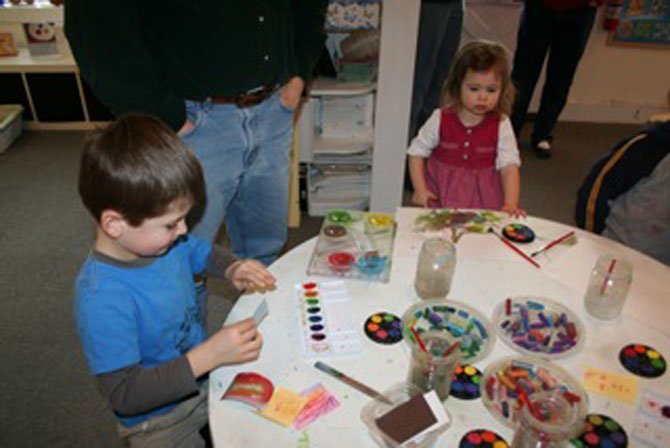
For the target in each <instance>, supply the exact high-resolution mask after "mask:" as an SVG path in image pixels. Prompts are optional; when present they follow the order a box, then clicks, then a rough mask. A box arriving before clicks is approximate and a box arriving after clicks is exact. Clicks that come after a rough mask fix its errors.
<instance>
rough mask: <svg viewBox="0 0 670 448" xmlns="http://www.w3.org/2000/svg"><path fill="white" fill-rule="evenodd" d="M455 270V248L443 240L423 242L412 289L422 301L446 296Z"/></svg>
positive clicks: (433, 239)
mask: <svg viewBox="0 0 670 448" xmlns="http://www.w3.org/2000/svg"><path fill="white" fill-rule="evenodd" d="M455 268H456V246H454V244H453V243H451V242H450V241H447V240H445V239H443V238H429V239H427V240H426V241H424V242H423V246H421V252H420V253H419V261H418V263H417V265H416V277H415V279H414V289H416V293H417V294H418V295H419V297H421V298H422V299H441V298H444V297H446V296H447V294H448V293H449V289H450V288H451V280H452V279H453V277H454V269H455Z"/></svg>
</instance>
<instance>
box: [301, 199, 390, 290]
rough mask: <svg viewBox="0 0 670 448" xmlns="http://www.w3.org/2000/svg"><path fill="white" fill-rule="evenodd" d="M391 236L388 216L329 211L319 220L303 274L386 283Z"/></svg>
mask: <svg viewBox="0 0 670 448" xmlns="http://www.w3.org/2000/svg"><path fill="white" fill-rule="evenodd" d="M394 237H395V220H394V219H393V216H392V215H388V214H384V213H367V212H360V211H354V210H333V211H331V212H329V213H328V214H327V215H326V217H325V219H324V221H323V225H322V226H321V231H320V233H319V236H318V239H317V242H316V247H315V248H314V252H313V254H312V258H311V260H310V262H309V265H308V267H307V274H308V275H321V276H327V277H341V278H346V279H361V280H369V281H381V282H388V279H389V273H390V271H391V269H390V268H391V256H392V253H393V240H394Z"/></svg>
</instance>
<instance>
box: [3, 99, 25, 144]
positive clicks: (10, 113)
mask: <svg viewBox="0 0 670 448" xmlns="http://www.w3.org/2000/svg"><path fill="white" fill-rule="evenodd" d="M22 113H23V106H21V105H19V104H7V105H0V154H1V153H3V152H5V150H6V149H7V148H9V146H10V145H11V144H12V142H14V140H16V139H17V138H18V137H19V135H21V131H22V120H21V114H22Z"/></svg>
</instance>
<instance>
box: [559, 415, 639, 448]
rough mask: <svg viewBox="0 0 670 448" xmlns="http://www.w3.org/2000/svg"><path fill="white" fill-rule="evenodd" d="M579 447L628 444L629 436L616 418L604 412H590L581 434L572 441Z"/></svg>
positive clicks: (618, 447)
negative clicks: (603, 413)
mask: <svg viewBox="0 0 670 448" xmlns="http://www.w3.org/2000/svg"><path fill="white" fill-rule="evenodd" d="M570 442H571V443H572V446H575V447H577V448H582V447H584V448H586V447H609V448H623V447H625V446H628V436H627V435H626V431H625V430H624V429H623V427H622V426H621V425H620V424H619V423H617V422H616V420H614V419H612V418H611V417H608V416H606V415H602V414H589V415H587V416H586V418H585V419H584V428H583V429H582V432H581V434H580V435H579V436H578V437H576V438H574V439H572V440H571V441H570Z"/></svg>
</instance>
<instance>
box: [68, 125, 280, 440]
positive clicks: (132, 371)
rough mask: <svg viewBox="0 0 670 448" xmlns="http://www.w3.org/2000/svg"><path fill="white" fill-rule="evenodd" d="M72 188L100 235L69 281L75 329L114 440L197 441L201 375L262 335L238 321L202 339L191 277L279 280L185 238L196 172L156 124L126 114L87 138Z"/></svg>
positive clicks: (248, 356) (241, 353)
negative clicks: (114, 423)
mask: <svg viewBox="0 0 670 448" xmlns="http://www.w3.org/2000/svg"><path fill="white" fill-rule="evenodd" d="M79 193H80V195H81V198H82V201H83V203H84V205H85V206H86V208H87V209H88V210H89V211H90V212H91V214H92V215H93V217H94V218H95V219H96V221H97V230H96V238H95V245H94V248H93V250H92V252H91V254H90V255H89V257H88V258H87V259H86V261H85V263H84V265H83V266H82V268H81V270H80V272H79V276H78V278H77V285H76V289H77V300H76V305H75V312H76V320H77V327H78V331H79V337H80V340H81V343H82V346H83V349H84V353H85V355H86V359H87V361H88V365H89V368H90V370H91V373H93V374H94V375H95V376H96V379H97V381H98V384H99V386H100V388H101V390H102V391H103V393H104V395H105V396H106V398H107V399H108V400H109V402H110V404H111V406H112V409H113V410H114V412H115V414H116V416H117V418H118V419H119V423H120V424H119V425H118V430H119V434H120V436H121V437H122V438H123V439H124V442H125V443H126V444H127V445H128V446H160V447H166V446H180V447H182V446H183V447H197V446H204V440H203V439H202V437H201V435H200V434H199V431H200V430H201V429H202V428H203V427H204V426H205V425H206V424H207V389H206V386H207V385H206V381H204V379H205V376H206V374H207V373H208V372H209V371H211V370H212V369H214V368H216V367H218V366H220V365H224V364H235V363H242V362H248V361H252V360H254V359H256V358H257V357H258V355H259V353H260V349H261V345H262V337H261V335H260V333H259V332H258V331H257V328H256V324H255V322H254V321H253V319H245V320H243V321H240V322H236V323H234V324H231V325H228V326H225V327H223V328H222V329H220V330H219V331H217V332H216V333H214V334H213V335H212V336H211V337H209V338H207V335H206V333H205V310H204V304H202V303H199V301H198V299H197V294H196V289H195V286H194V282H193V276H194V275H211V276H217V277H220V278H226V279H228V280H230V281H232V283H233V284H234V285H235V287H237V288H238V289H240V290H242V289H246V288H252V289H261V290H262V289H266V288H271V287H272V286H273V285H274V283H275V278H274V277H273V276H272V275H271V274H270V273H269V272H268V271H267V270H266V269H265V267H263V265H262V264H261V263H259V262H257V261H254V260H238V259H236V258H235V256H234V255H233V254H232V253H231V252H229V251H227V250H224V249H222V248H220V247H217V246H213V245H212V244H210V243H209V242H206V241H204V240H200V239H198V238H196V237H193V236H190V235H188V234H187V227H186V223H185V219H186V216H187V214H188V213H189V211H190V210H191V208H192V207H193V206H194V205H200V204H202V202H203V200H204V181H203V176H202V169H201V167H200V165H199V163H198V161H197V160H196V158H195V156H194V155H193V154H192V153H191V151H190V150H189V149H188V147H186V145H185V144H184V143H183V142H182V141H181V140H180V139H179V138H178V137H177V136H176V135H175V134H174V133H173V132H172V131H171V130H170V129H169V128H168V127H167V126H166V125H164V124H163V123H162V122H160V121H159V120H158V119H155V118H152V117H149V116H142V115H126V116H122V117H120V118H119V119H118V120H116V121H115V122H114V123H113V124H112V125H110V126H109V127H108V128H107V129H105V130H103V131H101V132H99V133H97V134H96V135H95V136H93V137H92V138H91V139H89V140H88V141H87V143H86V146H85V148H84V153H83V155H82V159H81V166H80V172H79Z"/></svg>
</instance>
